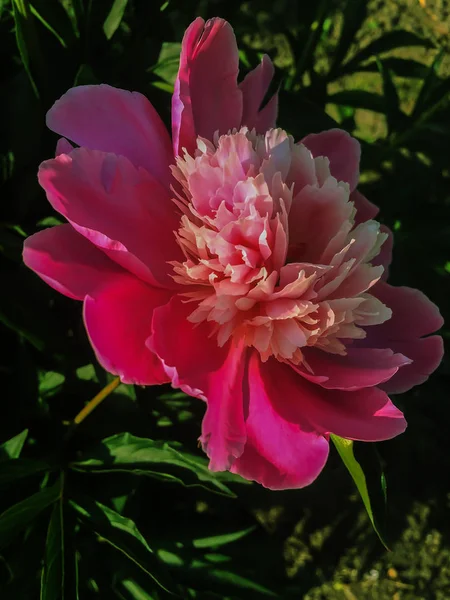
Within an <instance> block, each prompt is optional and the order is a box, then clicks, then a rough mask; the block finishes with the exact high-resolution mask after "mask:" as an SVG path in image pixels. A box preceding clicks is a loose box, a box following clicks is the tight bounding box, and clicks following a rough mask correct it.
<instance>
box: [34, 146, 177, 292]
mask: <svg viewBox="0 0 450 600" xmlns="http://www.w3.org/2000/svg"><path fill="white" fill-rule="evenodd" d="M39 182H40V184H41V185H42V187H43V188H44V189H45V191H46V192H47V197H48V199H49V201H50V203H51V205H52V206H53V208H54V209H55V210H57V211H58V212H60V213H61V214H62V215H63V216H64V217H66V218H67V219H68V221H69V222H70V223H71V224H72V226H73V227H74V228H75V229H76V230H77V231H78V232H79V233H81V234H82V235H84V236H85V237H86V238H87V239H89V240H90V241H91V242H92V243H93V244H95V245H96V246H98V247H99V248H101V249H102V250H103V251H104V252H105V253H106V254H107V255H108V256H109V257H110V258H112V259H113V260H114V261H115V262H116V263H118V264H120V265H122V266H123V267H124V268H126V269H128V270H129V271H131V272H132V273H134V274H135V275H137V276H138V277H140V278H141V279H144V280H145V281H147V282H148V283H150V284H152V285H156V286H159V287H170V288H174V287H175V284H174V282H173V280H172V278H171V277H170V275H169V273H170V271H171V268H170V267H168V264H167V262H168V261H170V260H174V259H180V258H181V259H182V254H181V251H180V249H179V246H178V244H177V243H176V240H175V235H174V233H173V232H174V230H175V229H177V227H178V221H179V217H178V216H177V214H176V209H175V206H174V204H173V203H172V202H171V201H170V196H169V192H168V191H167V190H166V189H165V188H163V187H162V186H161V185H160V184H159V183H158V181H157V180H156V179H154V178H153V177H151V175H149V174H148V173H147V172H146V171H145V170H143V169H136V167H134V166H133V165H132V164H131V163H130V162H129V161H128V160H127V159H126V158H124V157H122V156H116V155H114V154H105V153H103V152H98V151H95V150H88V149H86V148H76V149H74V150H72V152H71V153H70V155H66V154H61V155H60V156H58V157H57V158H55V159H52V160H48V161H46V162H44V163H42V165H41V167H40V170H39Z"/></svg>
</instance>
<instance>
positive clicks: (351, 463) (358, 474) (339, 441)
mask: <svg viewBox="0 0 450 600" xmlns="http://www.w3.org/2000/svg"><path fill="white" fill-rule="evenodd" d="M331 439H332V441H333V443H334V445H335V447H336V450H337V451H338V453H339V456H340V457H341V459H342V462H343V463H344V465H345V466H346V467H347V470H348V472H349V473H350V475H351V477H352V479H353V481H354V482H355V485H356V487H357V489H358V492H359V495H360V496H361V499H362V501H363V504H364V507H365V509H366V511H367V514H368V516H369V519H370V522H371V523H372V527H373V528H374V530H375V532H376V534H377V535H378V537H379V539H380V542H381V543H382V544H383V546H384V547H385V548H386V549H388V550H389V548H388V546H387V544H386V542H385V540H384V538H383V536H382V535H381V532H380V530H379V528H378V525H377V523H376V521H375V517H374V514H373V510H372V503H371V501H370V497H369V490H368V487H367V481H366V476H365V474H364V471H363V470H362V468H361V465H360V464H359V462H358V461H357V460H356V458H355V455H354V452H353V442H352V441H351V440H346V439H344V438H341V437H339V436H337V435H334V434H331ZM385 483H386V482H385V480H384V488H383V492H384V494H385V493H386V486H385Z"/></svg>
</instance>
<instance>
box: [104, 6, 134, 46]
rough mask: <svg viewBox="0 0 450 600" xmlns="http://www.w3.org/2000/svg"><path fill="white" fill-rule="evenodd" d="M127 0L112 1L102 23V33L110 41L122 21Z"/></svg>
mask: <svg viewBox="0 0 450 600" xmlns="http://www.w3.org/2000/svg"><path fill="white" fill-rule="evenodd" d="M127 4H128V0H114V1H113V3H112V6H111V10H110V11H109V13H108V16H107V17H106V19H105V22H104V23H103V31H104V32H105V35H106V38H107V39H108V40H110V39H111V38H112V36H113V35H114V34H115V32H116V31H117V29H118V27H119V25H120V22H121V21H122V18H123V15H124V13H125V9H126V7H127Z"/></svg>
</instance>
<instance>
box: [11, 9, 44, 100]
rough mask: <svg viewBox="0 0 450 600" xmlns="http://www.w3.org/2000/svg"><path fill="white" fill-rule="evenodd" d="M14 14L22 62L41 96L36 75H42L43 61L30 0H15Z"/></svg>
mask: <svg viewBox="0 0 450 600" xmlns="http://www.w3.org/2000/svg"><path fill="white" fill-rule="evenodd" d="M13 15H14V23H15V29H16V42H17V48H18V49H19V52H20V57H21V59H22V64H23V66H24V68H25V71H26V72H27V75H28V78H29V80H30V83H31V86H32V88H33V90H34V93H35V95H36V97H37V98H39V91H38V87H37V84H36V80H35V79H36V78H35V75H36V71H41V75H42V70H43V63H42V55H41V51H40V48H39V45H38V40H37V36H36V30H35V26H34V17H33V16H32V15H31V12H30V7H29V2H28V0H13Z"/></svg>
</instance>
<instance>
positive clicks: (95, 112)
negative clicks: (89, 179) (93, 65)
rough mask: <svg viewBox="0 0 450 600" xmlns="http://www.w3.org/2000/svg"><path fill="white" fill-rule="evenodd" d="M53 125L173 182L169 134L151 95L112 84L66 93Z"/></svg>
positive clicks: (49, 115)
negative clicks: (170, 166)
mask: <svg viewBox="0 0 450 600" xmlns="http://www.w3.org/2000/svg"><path fill="white" fill-rule="evenodd" d="M47 126H48V127H49V128H50V129H51V130H52V131H55V132H56V133H59V134H60V135H63V136H64V137H67V138H69V139H70V140H72V141H73V142H75V143H76V144H78V145H79V146H86V147H87V148H91V149H92V150H102V151H103V152H112V153H114V154H121V155H123V156H126V157H127V158H128V159H129V160H130V161H131V162H132V163H133V164H134V165H135V166H136V167H144V168H145V169H147V171H148V172H149V173H151V174H152V175H154V176H155V177H156V178H157V179H158V180H159V181H160V182H161V183H163V184H164V185H166V186H168V185H169V184H170V179H171V178H170V170H169V165H171V164H172V163H173V162H174V160H173V154H172V148H171V143H170V137H169V134H168V132H167V130H166V128H165V126H164V123H163V122H162V121H161V119H160V117H159V116H158V113H157V112H156V111H155V109H154V108H153V106H152V105H151V104H150V102H149V101H148V100H147V98H146V97H145V96H143V95H142V94H139V93H138V92H128V91H126V90H121V89H118V88H114V87H111V86H109V85H82V86H79V87H75V88H72V89H70V90H69V91H68V92H66V93H65V94H64V95H63V96H62V97H61V98H60V99H59V100H57V101H56V102H55V104H54V105H53V106H52V108H51V109H50V110H49V112H48V113H47Z"/></svg>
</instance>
